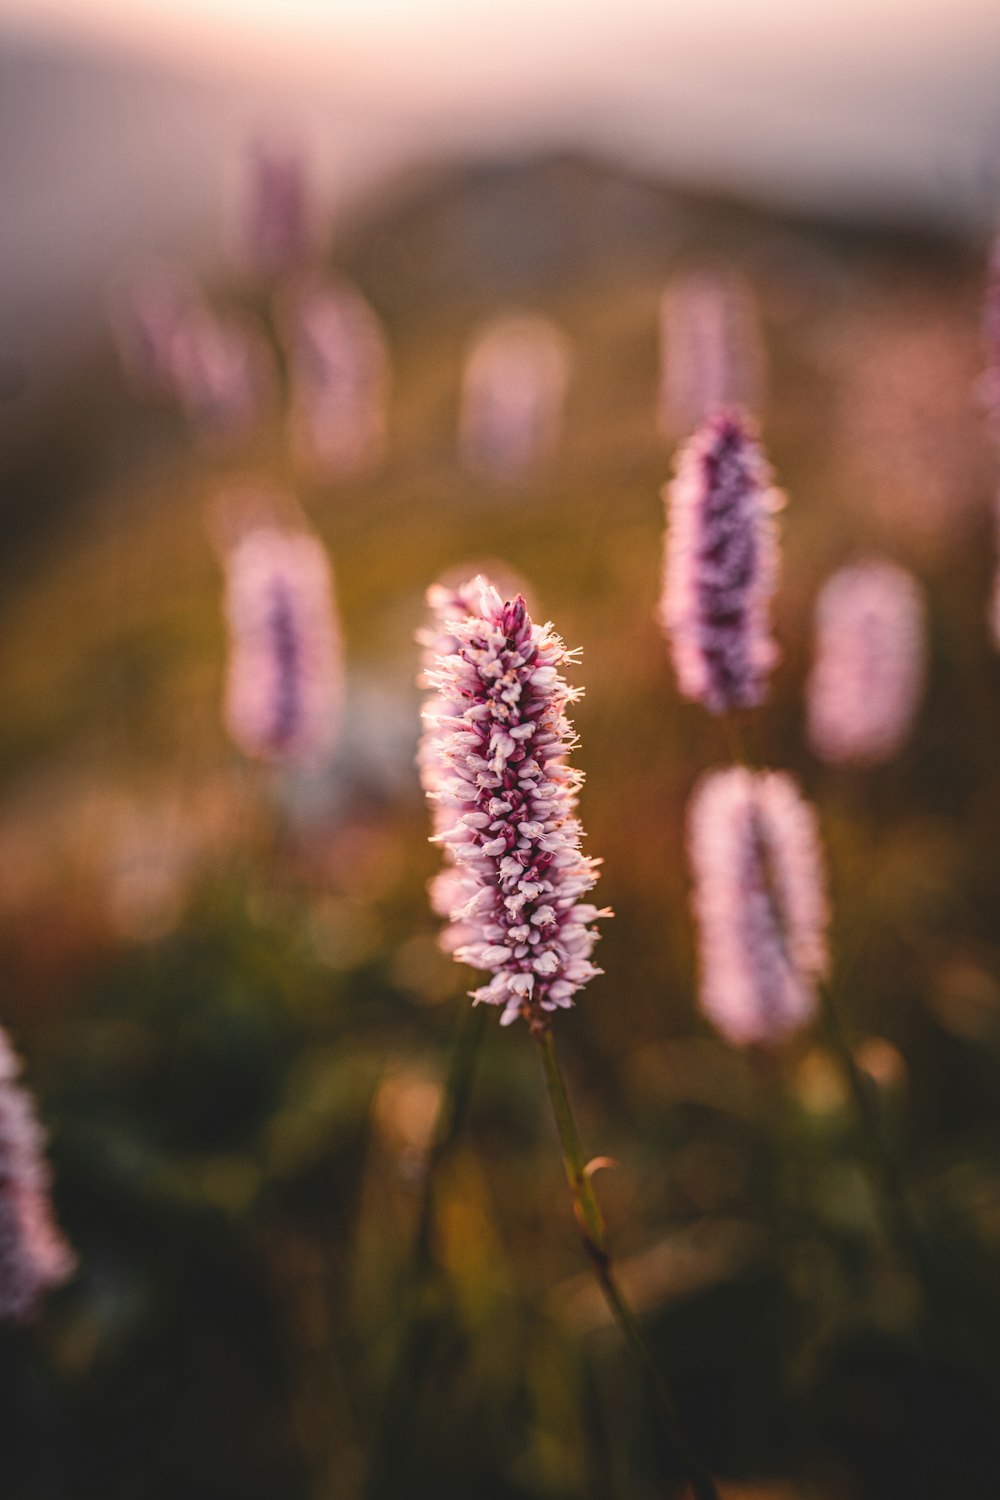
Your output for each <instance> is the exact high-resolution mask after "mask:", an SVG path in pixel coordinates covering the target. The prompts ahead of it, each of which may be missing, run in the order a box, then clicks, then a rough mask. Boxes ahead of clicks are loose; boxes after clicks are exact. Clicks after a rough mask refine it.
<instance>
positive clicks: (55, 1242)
mask: <svg viewBox="0 0 1000 1500" xmlns="http://www.w3.org/2000/svg"><path fill="white" fill-rule="evenodd" d="M19 1072H20V1065H19V1063H18V1060H17V1058H16V1056H15V1055H14V1052H13V1050H12V1049H11V1045H10V1042H9V1041H8V1039H7V1036H6V1034H5V1033H4V1032H3V1031H2V1030H0V1318H15V1319H22V1318H27V1317H30V1316H31V1314H32V1313H33V1312H34V1311H35V1309H36V1307H37V1306H38V1302H39V1300H40V1298H41V1297H42V1295H43V1294H44V1293H45V1292H47V1291H49V1290H50V1289H51V1288H53V1287H56V1286H59V1285H61V1283H62V1282H64V1281H65V1280H66V1278H67V1277H68V1276H69V1275H70V1273H71V1272H72V1270H73V1267H74V1258H73V1253H72V1251H71V1250H70V1248H69V1246H68V1245H67V1244H66V1242H65V1240H64V1239H63V1238H62V1236H61V1235H60V1233H59V1230H58V1229H57V1227H56V1225H55V1222H54V1220H53V1217H52V1207H51V1203H50V1201H49V1169H48V1165H47V1164H46V1161H45V1157H44V1154H43V1151H44V1144H45V1138H44V1136H43V1134H42V1130H41V1127H40V1126H39V1124H38V1121H37V1119H36V1118H35V1110H34V1104H33V1102H32V1099H31V1096H30V1094H29V1093H28V1091H27V1090H26V1089H25V1088H24V1087H23V1086H22V1085H21V1084H19V1083H18V1081H17V1076H18V1073H19Z"/></svg>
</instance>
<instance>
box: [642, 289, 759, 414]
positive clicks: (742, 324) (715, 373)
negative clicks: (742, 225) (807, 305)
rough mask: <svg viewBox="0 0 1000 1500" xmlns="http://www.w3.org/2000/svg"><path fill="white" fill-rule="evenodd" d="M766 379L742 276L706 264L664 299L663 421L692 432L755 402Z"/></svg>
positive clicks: (753, 309) (752, 309) (754, 317)
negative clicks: (707, 268) (725, 412)
mask: <svg viewBox="0 0 1000 1500" xmlns="http://www.w3.org/2000/svg"><path fill="white" fill-rule="evenodd" d="M763 384H764V355H763V347H762V341H761V336H760V329H759V326H758V318H757V311H756V307H755V305H754V302H753V297H752V294H751V292H750V289H749V287H747V286H745V285H744V283H743V282H742V281H741V280H740V278H739V277H736V276H732V275H720V274H717V273H715V272H711V271H700V272H696V273H695V274H693V275H689V276H685V277H682V278H681V279H680V280H679V281H677V282H675V284H674V285H673V286H671V287H669V288H668V289H667V291H666V292H665V293H664V296H663V301H662V303H661V304H660V405H659V413H660V426H661V428H662V430H663V431H664V432H665V433H666V434H667V436H668V437H672V436H674V435H675V434H677V433H687V432H690V431H691V430H692V428H694V427H696V426H697V425H698V424H699V423H700V422H703V421H704V420H705V418H706V417H710V416H712V415H713V414H714V413H715V412H718V411H721V410H723V409H724V408H727V407H731V406H743V407H748V408H751V409H755V408H756V407H757V406H759V404H760V397H761V390H762V387H763Z"/></svg>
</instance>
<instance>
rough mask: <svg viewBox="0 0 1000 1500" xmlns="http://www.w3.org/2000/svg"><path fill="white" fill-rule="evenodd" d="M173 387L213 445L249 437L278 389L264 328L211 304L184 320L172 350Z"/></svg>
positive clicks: (193, 419)
mask: <svg viewBox="0 0 1000 1500" xmlns="http://www.w3.org/2000/svg"><path fill="white" fill-rule="evenodd" d="M172 364H173V374H174V385H175V389H176V392H177V396H178V398H179V400H180V403H181V406H182V407H183V409H184V411H185V412H186V414H187V416H188V418H189V420H190V422H191V424H192V426H193V427H194V428H195V430H196V431H197V432H198V434H199V435H200V436H201V437H202V438H203V439H204V440H205V441H206V442H208V443H211V444H228V443H232V442H237V441H241V440H243V439H245V438H247V437H248V436H249V435H250V434H251V433H252V431H253V429H254V427H255V426H256V424H257V422H258V421H259V420H260V418H261V416H262V415H263V414H264V412H265V410H266V408H267V407H268V405H269V403H270V402H271V400H272V398H273V396H274V392H275V373H274V361H273V358H272V355H271V349H270V346H269V344H268V342H267V339H266V338H265V335H264V332H263V330H262V329H261V328H260V327H259V326H258V325H257V324H256V323H255V322H253V321H252V320H250V319H248V318H244V317H240V316H238V315H230V316H226V317H218V316H217V315H216V314H215V313H214V312H212V310H211V308H209V307H208V306H207V305H206V304H201V305H199V306H197V307H195V308H193V309H191V310H190V311H189V312H188V314H187V316H186V317H184V319H183V320H182V321H181V323H180V324H179V326H178V329H177V332H176V334H175V336H174V341H173V349H172Z"/></svg>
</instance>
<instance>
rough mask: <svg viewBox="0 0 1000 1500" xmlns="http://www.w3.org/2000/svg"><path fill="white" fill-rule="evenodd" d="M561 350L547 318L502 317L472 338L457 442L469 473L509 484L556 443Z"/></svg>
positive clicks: (562, 390) (565, 357)
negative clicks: (473, 340)
mask: <svg viewBox="0 0 1000 1500" xmlns="http://www.w3.org/2000/svg"><path fill="white" fill-rule="evenodd" d="M569 373H570V370H569V351H568V348H567V345H566V340H565V338H564V337H563V335H562V334H561V333H560V331H559V329H558V328H557V327H556V326H555V325H554V324H553V323H551V322H550V321H549V320H548V319H547V318H542V317H528V316H513V315H507V316H505V317H502V318H499V319H497V320H496V321H495V322H494V323H491V324H490V325H489V326H488V327H487V328H486V329H485V330H484V331H483V333H482V334H481V335H480V336H479V338H478V339H477V341H476V343H475V344H474V346H473V349H472V352H471V353H470V355H469V358H468V361H467V363H466V366H465V374H464V377H463V382H462V411H461V421H460V431H459V439H460V445H461V449H462V454H463V457H464V459H465V462H466V463H467V464H468V466H469V467H470V468H471V469H474V470H477V471H479V472H480V473H483V474H486V475H487V476H490V477H492V478H495V479H516V478H519V477H521V476H523V475H524V474H525V473H527V472H528V471H529V470H530V469H532V468H533V467H535V466H536V465H537V464H539V463H540V462H542V461H543V460H544V459H545V458H547V457H548V456H549V454H550V453H552V452H553V451H554V449H555V448H556V446H557V445H558V442H559V438H560V435H561V431H562V421H563V407H564V405H565V400H566V388H567V385H568V383H569Z"/></svg>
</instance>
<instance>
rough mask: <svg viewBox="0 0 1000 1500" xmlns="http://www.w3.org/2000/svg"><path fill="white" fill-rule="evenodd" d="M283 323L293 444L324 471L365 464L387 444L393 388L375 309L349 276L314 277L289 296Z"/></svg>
mask: <svg viewBox="0 0 1000 1500" xmlns="http://www.w3.org/2000/svg"><path fill="white" fill-rule="evenodd" d="M281 322H282V325H283V335H284V339H285V343H286V345H287V348H288V356H289V373H290V380H291V403H292V405H291V415H290V428H291V433H292V441H293V445H294V446H295V448H296V450H297V451H298V453H299V455H300V457H301V458H302V459H303V460H304V461H305V462H306V463H307V464H309V465H311V466H312V467H315V468H317V469H320V470H322V471H324V472H328V473H333V474H352V473H356V472H358V471H359V470H362V469H364V468H366V467H367V466H368V465H370V464H372V463H374V462H375V461H376V460H377V459H378V458H379V457H380V455H381V452H382V448H383V445H384V442H385V433H386V401H387V396H388V389H389V353H388V348H387V345H386V340H385V335H384V334H383V332H382V327H381V324H380V323H379V320H378V318H377V317H376V315H375V313H374V311H373V310H372V308H371V307H370V306H369V305H368V303H367V302H366V301H365V299H364V297H362V295H361V293H360V292H358V291H356V290H355V288H354V287H352V286H349V285H348V284H347V283H346V282H344V283H341V282H333V281H326V282H311V283H310V284H308V285H300V286H299V287H297V288H296V290H295V292H294V293H293V294H291V295H289V296H288V297H287V298H286V299H285V306H284V309H283V316H282V318H281Z"/></svg>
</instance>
